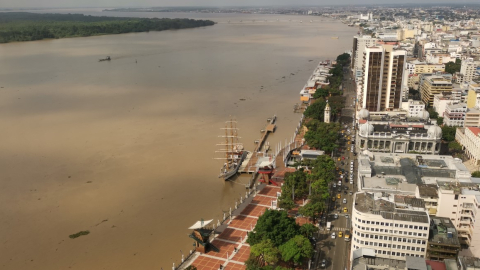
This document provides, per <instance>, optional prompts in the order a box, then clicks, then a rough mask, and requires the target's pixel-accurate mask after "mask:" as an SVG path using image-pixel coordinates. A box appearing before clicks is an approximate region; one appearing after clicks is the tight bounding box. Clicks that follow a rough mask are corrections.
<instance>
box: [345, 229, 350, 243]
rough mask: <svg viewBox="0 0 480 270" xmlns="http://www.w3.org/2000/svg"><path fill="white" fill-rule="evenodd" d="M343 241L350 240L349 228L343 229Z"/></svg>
mask: <svg viewBox="0 0 480 270" xmlns="http://www.w3.org/2000/svg"><path fill="white" fill-rule="evenodd" d="M345 241H347V242H348V241H350V231H349V230H346V231H345Z"/></svg>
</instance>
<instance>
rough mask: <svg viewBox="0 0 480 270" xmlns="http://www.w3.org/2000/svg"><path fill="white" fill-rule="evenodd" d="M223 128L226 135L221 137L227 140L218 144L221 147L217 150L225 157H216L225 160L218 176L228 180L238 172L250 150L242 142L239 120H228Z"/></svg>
mask: <svg viewBox="0 0 480 270" xmlns="http://www.w3.org/2000/svg"><path fill="white" fill-rule="evenodd" d="M221 129H222V130H224V135H221V136H219V137H220V138H224V139H225V141H224V142H223V143H220V144H217V146H219V147H220V149H219V150H217V151H215V152H216V153H222V154H223V157H218V158H215V159H220V160H223V161H224V163H223V166H222V168H220V175H219V176H218V177H219V178H223V179H225V180H228V179H229V178H231V177H232V176H234V175H235V174H236V173H237V172H238V169H239V168H240V166H241V165H242V162H243V161H244V160H245V158H246V157H247V155H248V151H246V150H244V148H243V144H242V143H240V140H239V139H240V137H238V128H237V121H235V120H230V121H226V122H225V127H224V128H221Z"/></svg>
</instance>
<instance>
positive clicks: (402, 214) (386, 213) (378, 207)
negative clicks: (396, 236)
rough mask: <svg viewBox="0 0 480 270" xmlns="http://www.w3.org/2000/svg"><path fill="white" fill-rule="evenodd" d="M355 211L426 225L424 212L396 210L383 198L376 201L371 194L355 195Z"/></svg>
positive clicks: (393, 205)
mask: <svg viewBox="0 0 480 270" xmlns="http://www.w3.org/2000/svg"><path fill="white" fill-rule="evenodd" d="M355 209H356V210H357V211H360V212H363V213H370V214H374V215H380V216H382V217H383V218H384V219H390V220H400V221H410V222H418V223H428V215H427V213H426V212H424V211H413V210H404V209H398V208H396V207H395V204H394V203H392V202H390V201H388V200H386V199H384V198H377V199H376V198H375V195H374V194H373V193H365V192H362V193H357V194H356V195H355Z"/></svg>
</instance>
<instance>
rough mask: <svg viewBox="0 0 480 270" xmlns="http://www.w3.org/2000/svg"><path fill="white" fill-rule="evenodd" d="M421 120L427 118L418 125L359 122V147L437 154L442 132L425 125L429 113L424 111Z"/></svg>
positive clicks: (434, 126) (377, 150)
mask: <svg viewBox="0 0 480 270" xmlns="http://www.w3.org/2000/svg"><path fill="white" fill-rule="evenodd" d="M362 110H363V109H362ZM362 110H361V111H360V112H359V115H360V116H364V114H365V112H364V111H362ZM365 111H366V110H365ZM422 117H425V118H423V119H422V121H420V120H419V121H416V122H408V121H405V120H403V121H401V120H398V119H397V121H395V119H384V120H374V121H371V120H365V119H360V120H359V123H360V124H359V126H358V132H357V134H356V147H357V149H359V150H369V151H371V152H384V153H409V152H415V153H422V154H438V153H439V152H440V143H441V139H442V129H441V128H440V127H439V126H437V125H435V124H432V123H430V122H426V120H428V112H426V111H423V115H422Z"/></svg>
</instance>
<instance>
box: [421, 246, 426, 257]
mask: <svg viewBox="0 0 480 270" xmlns="http://www.w3.org/2000/svg"><path fill="white" fill-rule="evenodd" d="M420 251H421V252H425V248H421V249H420ZM422 257H423V256H422Z"/></svg>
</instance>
